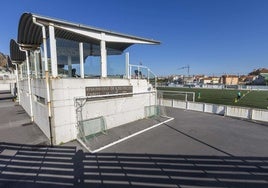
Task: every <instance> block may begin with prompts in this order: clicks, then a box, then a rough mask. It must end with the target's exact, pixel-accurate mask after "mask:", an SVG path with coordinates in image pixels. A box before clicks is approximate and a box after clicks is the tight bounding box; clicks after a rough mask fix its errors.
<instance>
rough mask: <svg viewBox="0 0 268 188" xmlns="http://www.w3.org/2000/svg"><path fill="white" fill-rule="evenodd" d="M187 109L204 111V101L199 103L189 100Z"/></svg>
mask: <svg viewBox="0 0 268 188" xmlns="http://www.w3.org/2000/svg"><path fill="white" fill-rule="evenodd" d="M187 103H188V105H187V110H194V111H199V112H203V111H204V103H197V102H187Z"/></svg>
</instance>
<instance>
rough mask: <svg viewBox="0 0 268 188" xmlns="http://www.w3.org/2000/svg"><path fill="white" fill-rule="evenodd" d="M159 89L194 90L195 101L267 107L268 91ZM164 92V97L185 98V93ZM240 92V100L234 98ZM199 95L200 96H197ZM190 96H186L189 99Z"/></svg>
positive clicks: (173, 88)
mask: <svg viewBox="0 0 268 188" xmlns="http://www.w3.org/2000/svg"><path fill="white" fill-rule="evenodd" d="M158 89H159V90H168V91H180V92H195V101H196V102H204V103H212V104H223V105H232V106H243V107H250V108H262V109H268V91H255V90H254V91H248V90H231V89H200V88H175V87H159V88H158ZM168 91H166V92H164V96H163V97H164V98H173V99H180V100H185V95H182V94H177V95H176V93H168ZM239 91H240V92H241V94H242V97H241V99H240V100H235V99H236V97H237V93H238V92H239ZM198 96H200V97H198ZM191 97H192V96H190V95H189V96H188V100H191V99H190V98H191Z"/></svg>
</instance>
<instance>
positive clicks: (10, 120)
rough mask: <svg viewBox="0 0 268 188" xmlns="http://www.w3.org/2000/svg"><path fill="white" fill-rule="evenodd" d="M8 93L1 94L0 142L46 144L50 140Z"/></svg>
mask: <svg viewBox="0 0 268 188" xmlns="http://www.w3.org/2000/svg"><path fill="white" fill-rule="evenodd" d="M12 99H13V96H12V95H11V94H10V93H8V92H3V91H2V92H0V117H1V118H0V142H9V143H20V144H46V143H48V139H47V138H46V137H45V136H44V135H43V133H42V131H41V130H40V129H39V128H38V127H37V126H36V125H35V124H34V123H31V122H30V118H29V116H28V115H27V114H26V112H25V111H24V110H23V108H22V107H21V106H19V105H18V104H17V103H14V102H13V101H12Z"/></svg>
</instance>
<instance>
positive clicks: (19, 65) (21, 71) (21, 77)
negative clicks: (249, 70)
mask: <svg viewBox="0 0 268 188" xmlns="http://www.w3.org/2000/svg"><path fill="white" fill-rule="evenodd" d="M19 67H20V80H22V64H21V65H19Z"/></svg>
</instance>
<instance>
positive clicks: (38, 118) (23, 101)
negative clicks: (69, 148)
mask: <svg viewBox="0 0 268 188" xmlns="http://www.w3.org/2000/svg"><path fill="white" fill-rule="evenodd" d="M31 85H32V96H30V95H29V89H28V81H27V80H21V81H19V88H20V89H19V91H18V94H19V95H20V105H21V106H22V107H23V108H24V110H25V111H26V112H27V114H28V115H30V112H31V111H30V97H32V104H33V117H34V122H35V123H36V124H37V125H38V126H39V128H40V129H41V130H42V131H43V133H44V134H45V135H46V136H47V137H48V138H49V137H50V133H49V124H48V109H47V105H46V98H47V97H46V90H45V80H44V79H38V80H35V79H34V80H31ZM38 97H42V98H44V99H45V103H41V102H40V101H38Z"/></svg>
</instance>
